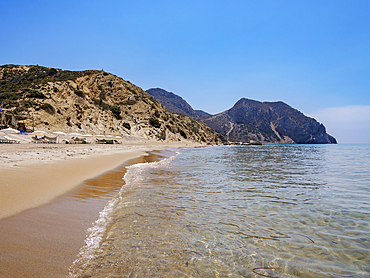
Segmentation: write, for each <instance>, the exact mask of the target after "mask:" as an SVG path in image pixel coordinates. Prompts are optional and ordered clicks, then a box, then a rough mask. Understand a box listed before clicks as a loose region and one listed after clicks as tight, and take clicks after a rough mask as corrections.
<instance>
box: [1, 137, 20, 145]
mask: <svg viewBox="0 0 370 278" xmlns="http://www.w3.org/2000/svg"><path fill="white" fill-rule="evenodd" d="M19 142H20V141H19V140H16V139H12V138H10V137H8V136H4V138H0V144H19Z"/></svg>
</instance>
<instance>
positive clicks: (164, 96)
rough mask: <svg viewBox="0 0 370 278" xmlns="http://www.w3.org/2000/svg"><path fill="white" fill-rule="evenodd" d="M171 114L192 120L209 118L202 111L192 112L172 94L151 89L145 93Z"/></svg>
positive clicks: (190, 108) (180, 99) (187, 105)
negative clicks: (181, 115)
mask: <svg viewBox="0 0 370 278" xmlns="http://www.w3.org/2000/svg"><path fill="white" fill-rule="evenodd" d="M146 92H147V93H148V94H150V95H151V96H152V97H154V98H155V99H156V100H158V101H159V102H160V103H162V104H163V105H164V106H166V107H167V109H168V110H169V111H171V112H173V113H179V114H185V115H188V116H189V117H192V118H199V117H206V116H210V114H209V113H207V112H204V111H202V110H194V109H193V108H192V107H191V106H190V105H189V104H188V103H187V102H186V101H185V100H184V99H183V98H182V97H180V96H178V95H175V94H174V93H171V92H167V91H166V90H163V89H160V88H153V89H149V90H147V91H146Z"/></svg>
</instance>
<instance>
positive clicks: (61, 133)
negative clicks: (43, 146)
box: [53, 131, 67, 143]
mask: <svg viewBox="0 0 370 278" xmlns="http://www.w3.org/2000/svg"><path fill="white" fill-rule="evenodd" d="M53 134H55V135H56V136H57V142H58V143H59V135H67V133H65V132H63V131H54V132H53Z"/></svg>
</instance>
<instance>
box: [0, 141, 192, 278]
mask: <svg viewBox="0 0 370 278" xmlns="http://www.w3.org/2000/svg"><path fill="white" fill-rule="evenodd" d="M195 146H197V145H196V144H194V143H190V142H189V143H187V144H184V143H180V144H179V143H176V144H173V143H172V144H165V143H159V142H152V141H146V142H136V143H135V142H127V143H123V144H119V145H95V144H91V145H90V144H89V145H62V144H54V145H44V144H41V145H39V144H32V143H30V144H11V145H0V177H1V179H0V235H1V236H0V250H1V252H0V266H1V267H0V277H65V276H66V275H67V274H68V267H69V266H70V265H71V264H72V262H73V260H74V259H75V258H76V256H77V254H78V252H79V249H80V248H81V247H82V246H83V242H84V239H85V235H86V229H87V228H89V227H90V226H91V224H92V223H93V221H95V220H96V219H97V218H98V216H99V212H100V211H101V210H102V209H103V207H104V206H105V204H106V203H107V202H108V200H109V199H110V198H112V197H113V196H114V195H115V194H116V193H117V192H118V190H119V188H120V187H121V186H122V185H123V180H122V177H123V174H122V173H124V171H125V167H126V166H127V165H129V164H133V163H140V162H146V161H153V160H156V159H158V157H157V156H156V155H155V154H153V153H152V154H150V155H148V154H149V151H151V150H161V149H164V148H165V147H175V148H177V147H195ZM112 169H114V170H112ZM93 177H95V178H93ZM1 218H2V219H1Z"/></svg>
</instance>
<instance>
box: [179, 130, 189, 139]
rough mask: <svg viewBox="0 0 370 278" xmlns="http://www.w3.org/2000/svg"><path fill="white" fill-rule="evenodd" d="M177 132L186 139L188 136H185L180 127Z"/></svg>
mask: <svg viewBox="0 0 370 278" xmlns="http://www.w3.org/2000/svg"><path fill="white" fill-rule="evenodd" d="M179 132H180V135H181V136H182V137H184V138H185V139H186V138H188V137H187V136H186V133H185V132H184V131H183V130H182V129H180V130H179Z"/></svg>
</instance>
